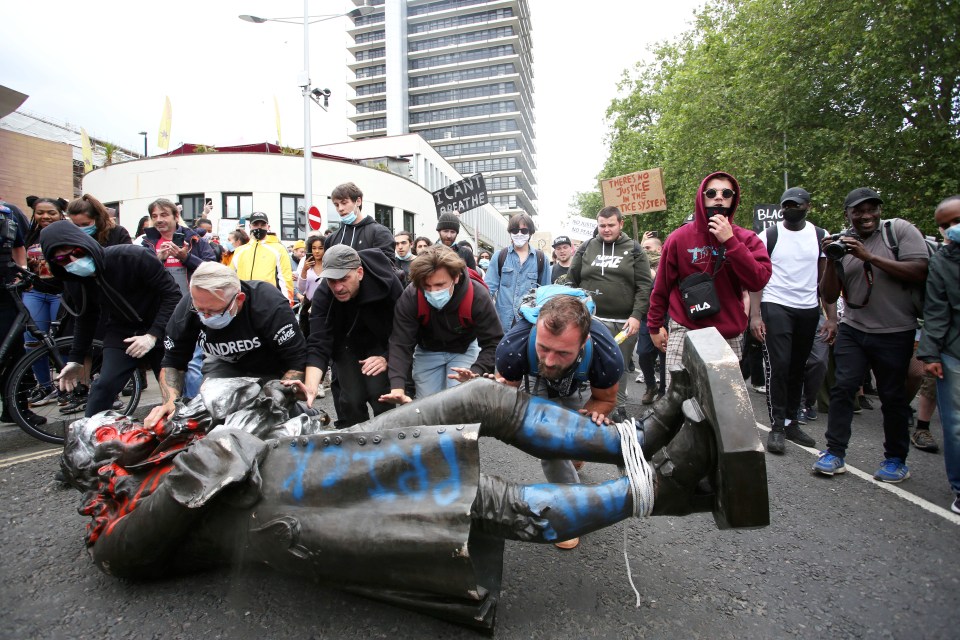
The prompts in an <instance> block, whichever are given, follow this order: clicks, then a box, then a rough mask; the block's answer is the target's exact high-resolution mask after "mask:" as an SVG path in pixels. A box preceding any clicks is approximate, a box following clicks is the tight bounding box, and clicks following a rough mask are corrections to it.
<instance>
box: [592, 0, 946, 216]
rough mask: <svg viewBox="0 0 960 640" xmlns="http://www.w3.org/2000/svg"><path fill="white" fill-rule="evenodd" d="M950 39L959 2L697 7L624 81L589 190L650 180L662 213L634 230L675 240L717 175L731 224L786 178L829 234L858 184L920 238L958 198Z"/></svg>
mask: <svg viewBox="0 0 960 640" xmlns="http://www.w3.org/2000/svg"><path fill="white" fill-rule="evenodd" d="M958 30H960V2H958V1H957V0H897V1H895V2H890V1H889V0H848V1H847V2H835V3H827V2H823V1H822V0H711V1H710V2H708V3H707V4H706V6H705V7H704V8H703V10H702V11H701V12H699V13H698V14H697V17H696V19H695V22H694V25H693V27H692V28H691V29H690V31H688V32H687V33H685V34H683V35H682V36H680V37H679V38H678V39H677V40H675V41H673V42H667V43H662V44H660V45H658V46H657V47H655V49H654V51H653V60H652V62H650V63H649V64H646V65H638V66H637V67H635V68H634V69H633V70H631V71H630V72H629V73H625V75H624V78H623V80H622V82H621V83H620V85H619V87H618V89H619V93H618V96H617V97H616V98H615V99H614V100H613V101H612V103H611V105H610V107H609V109H608V111H607V117H608V123H609V134H608V139H607V142H608V144H609V147H610V155H609V157H608V159H607V161H606V163H605V164H604V167H603V169H602V171H601V173H600V176H599V177H600V178H606V177H613V176H616V175H622V174H625V173H630V172H632V171H637V170H640V169H647V168H651V167H655V166H659V167H662V168H663V170H664V181H665V187H666V192H667V202H668V204H669V206H670V210H669V212H668V213H666V214H663V215H661V216H660V217H659V218H658V217H656V216H654V215H651V216H649V217H645V218H646V219H645V220H644V221H642V222H641V225H644V226H653V225H655V224H662V225H663V226H664V228H665V229H672V228H674V227H676V226H677V225H678V224H679V223H680V222H681V220H682V219H683V218H684V217H685V216H686V215H687V214H688V213H689V212H690V211H692V209H693V204H694V197H695V194H696V189H697V186H698V185H699V183H700V180H701V179H702V178H703V176H705V175H706V174H707V173H709V172H711V171H714V170H718V169H723V170H726V171H729V172H730V173H732V174H733V175H735V176H736V177H737V179H738V180H739V181H740V184H741V188H742V194H743V199H742V210H741V212H740V213H739V215H738V222H740V223H741V224H742V225H744V226H749V215H750V211H751V210H752V205H753V204H758V203H768V202H777V201H778V200H779V196H780V194H781V192H782V191H783V189H784V172H786V174H787V176H788V180H789V185H790V186H798V185H799V186H804V187H805V188H807V189H808V190H809V191H810V192H811V193H812V194H813V197H814V202H813V204H814V213H813V214H812V217H813V218H814V219H815V220H816V221H817V222H818V223H819V224H821V225H823V226H826V227H828V228H830V229H832V230H837V229H839V228H841V227H842V226H845V222H844V220H843V212H842V208H843V198H844V196H845V195H846V193H847V192H848V191H849V190H851V189H853V188H854V187H859V186H872V187H874V188H876V189H877V190H878V191H880V193H881V194H882V195H883V196H884V199H885V201H886V205H885V210H886V213H887V215H889V216H899V217H904V218H907V219H909V220H911V221H913V222H914V223H916V224H918V225H919V226H920V227H921V229H923V230H924V231H925V232H927V233H933V232H934V228H933V223H932V211H933V208H934V207H935V206H936V204H937V202H939V200H940V199H941V198H943V197H945V196H947V195H950V194H953V193H957V192H960V174H958V173H957V172H956V170H955V169H954V167H953V163H952V160H953V158H956V157H957V154H958V152H960V47H958V46H956V42H957V41H958V37H957V36H958V35H960V34H958ZM654 228H655V227H654Z"/></svg>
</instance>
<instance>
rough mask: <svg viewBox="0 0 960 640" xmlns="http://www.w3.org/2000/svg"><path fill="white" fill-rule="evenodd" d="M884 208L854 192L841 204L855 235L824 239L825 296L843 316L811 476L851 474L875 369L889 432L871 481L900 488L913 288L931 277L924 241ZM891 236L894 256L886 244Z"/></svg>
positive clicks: (874, 197) (870, 194)
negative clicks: (867, 381) (859, 414)
mask: <svg viewBox="0 0 960 640" xmlns="http://www.w3.org/2000/svg"><path fill="white" fill-rule="evenodd" d="M882 205H883V200H882V199H881V198H880V195H879V194H878V193H877V192H876V191H874V190H873V189H870V188H869V187H860V188H858V189H854V190H853V191H851V192H850V193H849V194H848V195H847V198H846V200H845V201H844V211H845V213H846V216H847V220H848V221H849V223H850V229H848V230H847V231H844V232H843V233H840V234H837V235H835V236H830V237H827V238H824V240H823V244H822V247H823V252H824V254H825V255H826V256H827V258H828V260H827V264H826V268H825V269H824V272H823V277H822V278H821V280H820V295H821V297H822V298H823V301H824V302H825V303H827V304H830V303H834V302H836V301H837V298H838V297H839V296H840V295H841V294H842V295H843V300H844V303H845V312H844V314H843V318H842V319H841V320H840V327H839V329H838V331H837V338H836V341H835V342H834V346H833V354H834V358H835V360H836V383H835V384H834V386H833V388H832V389H831V390H830V413H829V416H828V418H827V449H826V451H822V452H821V453H820V457H819V458H818V459H817V462H816V463H815V464H814V465H813V470H814V471H815V472H817V473H820V474H823V475H827V476H832V475H834V474H836V473H843V472H844V471H846V467H845V466H844V461H843V459H844V456H845V455H846V451H847V445H848V444H849V442H850V424H851V421H852V419H853V406H854V400H855V397H856V393H857V390H858V389H859V388H860V384H861V383H862V381H863V376H864V373H866V371H867V369H872V370H873V372H874V375H875V376H876V379H877V392H878V395H879V396H880V402H881V404H882V407H883V432H884V443H883V447H884V461H883V463H882V464H881V465H880V468H879V469H878V470H877V472H876V473H875V474H874V477H875V478H876V479H877V480H881V481H883V482H902V481H903V480H906V479H907V478H909V477H910V471H909V469H908V468H907V465H906V459H907V452H908V450H909V446H910V437H909V432H908V427H907V421H908V419H909V417H910V407H909V404H908V401H907V395H906V388H905V386H904V380H905V379H906V377H907V368H908V366H909V363H910V358H912V357H913V341H914V336H915V333H916V329H917V317H916V313H915V310H914V306H913V300H912V297H911V288H912V287H914V286H919V285H920V284H921V283H922V282H923V281H924V280H925V279H926V277H927V248H926V244H925V242H924V239H923V236H922V235H921V234H920V232H919V231H918V230H917V229H916V228H915V227H914V226H913V225H912V224H910V223H909V222H907V221H906V220H901V219H899V218H892V219H889V220H882V219H881V217H880V216H881V206H882ZM885 227H888V228H885ZM888 233H889V234H890V235H892V238H893V240H894V241H895V243H896V244H895V246H896V249H894V248H893V245H892V243H891V242H890V240H888V239H887V238H885V237H884V235H885V234H888Z"/></svg>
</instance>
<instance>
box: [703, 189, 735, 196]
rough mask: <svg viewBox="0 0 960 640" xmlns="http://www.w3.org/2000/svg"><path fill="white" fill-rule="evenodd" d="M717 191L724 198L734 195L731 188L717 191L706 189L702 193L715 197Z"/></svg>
mask: <svg viewBox="0 0 960 640" xmlns="http://www.w3.org/2000/svg"><path fill="white" fill-rule="evenodd" d="M717 193H719V194H720V195H721V196H723V197H724V198H732V197H733V196H735V195H736V192H735V191H734V190H733V189H724V190H723V191H719V190H717V189H707V190H706V191H704V192H703V195H705V196H707V197H708V198H716V197H717Z"/></svg>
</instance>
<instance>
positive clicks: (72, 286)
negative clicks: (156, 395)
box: [40, 220, 180, 362]
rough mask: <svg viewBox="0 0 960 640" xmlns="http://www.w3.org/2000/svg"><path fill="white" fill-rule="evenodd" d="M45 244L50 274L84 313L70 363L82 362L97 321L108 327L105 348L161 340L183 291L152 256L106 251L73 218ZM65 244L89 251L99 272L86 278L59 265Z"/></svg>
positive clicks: (56, 227) (120, 248)
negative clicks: (139, 339)
mask: <svg viewBox="0 0 960 640" xmlns="http://www.w3.org/2000/svg"><path fill="white" fill-rule="evenodd" d="M40 246H41V248H42V249H43V257H44V259H45V260H46V261H47V264H48V265H49V266H50V273H52V274H53V276H54V277H55V278H58V279H60V280H62V281H63V283H64V292H65V294H66V296H67V301H68V303H69V305H70V307H71V308H72V309H73V310H75V311H76V312H77V313H78V314H79V315H78V317H77V323H76V328H75V330H74V334H73V346H72V348H71V349H70V355H69V357H68V358H67V359H68V361H70V362H83V358H84V356H85V355H86V354H87V353H88V352H89V350H90V344H91V342H92V341H93V334H94V331H95V330H96V328H97V324H98V322H100V323H102V324H103V327H104V337H103V346H104V347H106V348H115V349H126V348H127V346H128V345H127V344H126V343H124V339H125V338H129V337H131V336H135V335H144V334H147V333H149V334H150V335H152V336H154V337H155V338H156V339H157V341H158V342H162V340H163V336H164V332H165V329H166V326H167V321H168V320H169V319H170V316H171V315H172V314H173V310H174V309H175V308H176V306H177V303H178V302H179V301H180V289H179V288H178V287H177V283H176V282H174V280H173V277H172V276H171V275H170V274H169V273H167V270H166V269H164V268H163V265H162V264H160V261H159V260H157V257H156V256H155V255H153V253H152V252H150V251H149V250H147V249H145V248H144V247H140V246H136V245H130V244H121V245H116V246H112V247H106V248H104V247H101V246H100V244H99V243H97V241H96V240H94V239H93V238H92V237H91V236H88V235H87V234H85V233H84V232H83V231H81V230H80V228H79V227H77V226H76V225H75V224H73V223H72V222H70V221H69V220H61V221H58V222H54V223H53V224H51V225H49V226H47V227H46V228H45V229H44V230H43V231H41V232H40ZM64 246H69V247H81V248H83V249H84V250H86V252H87V255H89V256H90V257H92V258H93V262H94V264H95V265H96V273H94V274H93V275H92V276H90V277H86V278H81V277H78V276H74V275H71V274H70V273H68V272H67V271H66V269H64V268H63V267H62V266H60V265H58V264H57V263H56V262H54V260H53V253H54V251H56V249H57V248H58V247H64Z"/></svg>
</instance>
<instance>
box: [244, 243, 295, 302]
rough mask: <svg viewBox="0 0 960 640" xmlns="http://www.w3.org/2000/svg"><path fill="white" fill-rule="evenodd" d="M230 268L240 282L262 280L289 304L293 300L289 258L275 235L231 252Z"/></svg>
mask: <svg viewBox="0 0 960 640" xmlns="http://www.w3.org/2000/svg"><path fill="white" fill-rule="evenodd" d="M230 267H231V268H232V269H233V270H234V271H236V272H237V275H238V276H239V277H240V279H241V280H262V281H263V282H269V283H272V284H273V285H275V286H276V287H277V288H278V289H280V291H282V292H283V293H284V294H285V295H286V296H287V299H288V300H290V302H291V304H292V303H293V301H294V300H295V297H294V290H293V273H292V270H291V269H290V256H289V254H287V250H286V249H285V248H284V247H283V245H282V244H280V240H279V238H277V236H276V234H273V233H271V234H268V235H267V237H266V238H264V239H263V240H255V239H252V238H251V240H250V242H248V243H247V244H245V245H243V246H242V247H237V250H236V251H234V252H233V259H232V260H231V261H230Z"/></svg>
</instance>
